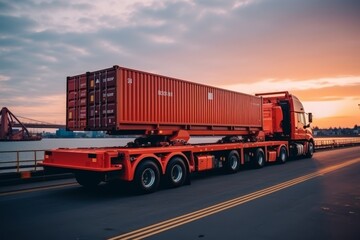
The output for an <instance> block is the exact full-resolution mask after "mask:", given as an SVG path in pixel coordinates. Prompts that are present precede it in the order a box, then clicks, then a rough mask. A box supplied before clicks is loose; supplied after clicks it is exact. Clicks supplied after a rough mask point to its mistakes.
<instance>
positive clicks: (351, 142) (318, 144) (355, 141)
mask: <svg viewBox="0 0 360 240" xmlns="http://www.w3.org/2000/svg"><path fill="white" fill-rule="evenodd" d="M357 145H360V138H345V139H321V140H316V139H315V149H316V150H322V149H329V148H339V147H349V146H357Z"/></svg>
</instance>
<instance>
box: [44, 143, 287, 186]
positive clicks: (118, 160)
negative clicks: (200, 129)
mask: <svg viewBox="0 0 360 240" xmlns="http://www.w3.org/2000/svg"><path fill="white" fill-rule="evenodd" d="M288 157H289V145H288V142H287V141H266V142H244V143H243V142H235V143H213V144H194V145H182V146H162V147H108V148H76V149H56V150H52V151H47V152H45V161H44V163H43V164H42V165H43V166H44V167H45V168H46V169H47V170H51V169H52V168H54V169H57V170H58V169H62V170H64V171H66V170H68V171H72V172H74V173H75V176H76V179H77V181H78V182H79V183H80V184H81V185H83V186H85V187H94V186H96V185H98V184H99V183H100V182H101V181H110V180H112V179H121V180H124V181H129V182H131V181H133V182H134V183H135V185H136V186H135V188H136V189H138V190H140V191H142V192H145V193H150V192H154V191H156V189H157V188H158V186H159V183H160V181H161V179H162V180H163V181H165V182H166V184H167V185H168V186H170V187H179V186H181V185H183V184H185V183H189V182H190V174H191V173H193V172H201V171H206V170H210V169H215V168H224V170H226V172H227V173H236V172H237V171H239V169H240V167H241V166H242V165H244V164H246V163H250V164H252V165H253V166H254V167H256V168H261V167H263V166H264V165H265V164H266V163H267V162H276V161H278V162H279V163H285V162H286V160H287V159H288Z"/></svg>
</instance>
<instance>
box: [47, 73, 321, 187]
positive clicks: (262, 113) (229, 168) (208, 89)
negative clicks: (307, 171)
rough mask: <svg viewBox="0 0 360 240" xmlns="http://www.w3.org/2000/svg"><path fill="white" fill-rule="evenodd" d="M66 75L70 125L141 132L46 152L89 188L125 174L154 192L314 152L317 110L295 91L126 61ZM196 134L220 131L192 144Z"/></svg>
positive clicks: (54, 165)
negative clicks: (190, 76) (209, 81)
mask: <svg viewBox="0 0 360 240" xmlns="http://www.w3.org/2000/svg"><path fill="white" fill-rule="evenodd" d="M66 82H67V83H66V84H67V92H66V101H67V104H66V126H67V129H68V130H71V131H106V132H107V133H108V134H112V135H126V136H134V141H132V142H129V143H128V144H127V145H126V146H123V147H102V148H66V149H64V148H61V149H53V150H49V151H46V152H45V155H44V161H43V162H42V164H41V165H42V166H43V167H44V170H45V171H69V172H73V173H74V174H75V178H76V180H77V182H78V183H79V184H80V185H82V186H84V187H87V188H92V187H95V186H97V185H98V184H100V183H101V182H103V181H104V182H107V181H111V180H113V179H120V180H122V181H127V182H131V183H132V184H133V185H134V188H135V189H137V190H138V191H140V192H143V193H151V192H155V191H156V190H157V189H158V187H159V185H160V182H164V183H166V184H167V185H168V186H169V187H180V186H182V185H184V184H188V183H190V180H191V174H192V173H194V172H202V171H208V170H211V169H216V168H222V169H223V170H224V171H225V172H227V173H236V172H238V171H239V170H240V168H241V167H242V166H243V165H245V164H250V165H252V166H253V167H256V168H261V167H263V166H264V165H265V164H267V163H271V162H278V163H285V162H286V161H287V160H288V159H289V158H301V157H308V158H310V157H312V155H313V153H314V139H313V136H312V131H311V128H310V123H311V122H312V114H311V113H305V111H304V107H303V105H302V103H301V102H300V100H299V99H298V98H297V97H296V96H294V95H292V94H290V93H289V92H288V91H282V92H269V93H259V94H255V95H248V94H244V93H239V92H235V91H230V90H225V89H221V88H217V87H212V86H207V85H203V84H198V83H194V82H190V81H185V80H180V79H176V78H171V77H167V76H162V75H157V74H153V73H148V72H143V71H139V70H134V69H129V68H125V67H119V66H113V67H111V68H107V69H102V70H98V71H93V72H86V73H83V74H79V75H75V76H70V77H67V81H66ZM191 136H218V139H217V141H214V143H203V144H189V139H190V137H191Z"/></svg>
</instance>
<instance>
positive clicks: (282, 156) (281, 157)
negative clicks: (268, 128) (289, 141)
mask: <svg viewBox="0 0 360 240" xmlns="http://www.w3.org/2000/svg"><path fill="white" fill-rule="evenodd" d="M287 157H288V156H287V149H286V147H285V146H282V147H281V148H280V154H279V156H278V159H277V160H278V162H279V163H281V164H283V163H285V162H286V161H287Z"/></svg>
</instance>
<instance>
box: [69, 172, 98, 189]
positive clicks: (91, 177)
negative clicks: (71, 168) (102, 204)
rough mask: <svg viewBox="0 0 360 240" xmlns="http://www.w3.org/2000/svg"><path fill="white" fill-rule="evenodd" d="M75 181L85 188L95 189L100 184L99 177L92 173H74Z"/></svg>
mask: <svg viewBox="0 0 360 240" xmlns="http://www.w3.org/2000/svg"><path fill="white" fill-rule="evenodd" d="M75 179H76V181H77V182H78V183H79V184H80V185H81V186H83V187H85V188H95V187H97V186H98V185H99V183H100V182H101V175H100V174H99V173H93V172H77V173H75Z"/></svg>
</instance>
